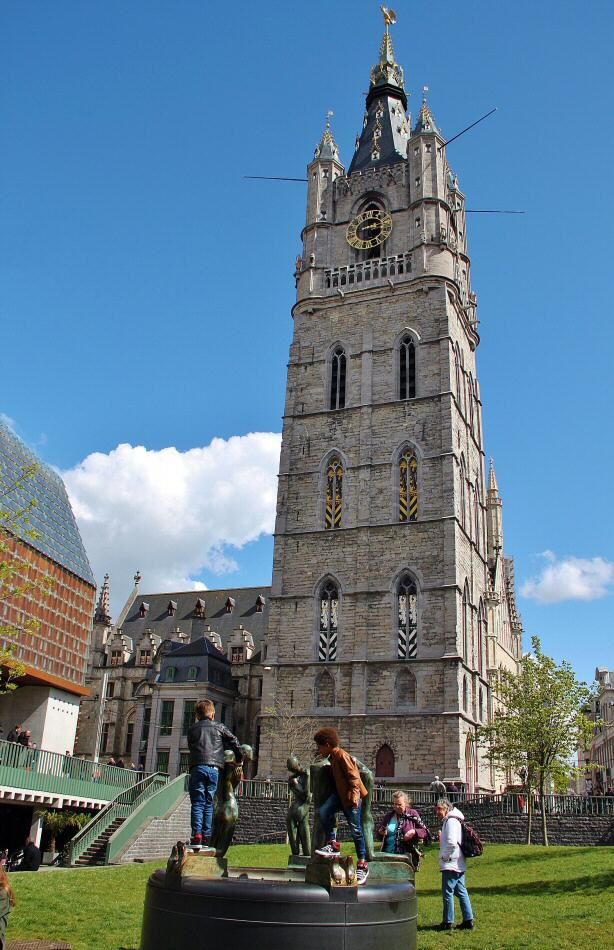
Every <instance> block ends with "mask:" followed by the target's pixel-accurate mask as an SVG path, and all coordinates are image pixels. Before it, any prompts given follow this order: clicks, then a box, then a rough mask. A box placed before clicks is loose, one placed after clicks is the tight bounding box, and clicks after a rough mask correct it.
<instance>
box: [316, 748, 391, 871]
mask: <svg viewBox="0 0 614 950" xmlns="http://www.w3.org/2000/svg"><path fill="white" fill-rule="evenodd" d="M354 761H355V762H356V765H357V766H358V771H359V772H360V778H361V779H362V783H363V785H364V786H365V788H366V789H367V795H366V797H365V798H363V800H362V812H361V818H362V833H363V835H364V839H365V845H366V849H367V859H368V860H369V861H372V860H373V855H374V854H375V847H374V844H373V836H374V830H375V823H374V819H373V810H372V805H373V783H374V776H373V772H372V771H371V769H370V768H368V767H367V766H366V765H365V764H364V762H361V761H360V759H357V758H356V757H354ZM309 771H310V776H311V790H312V793H313V842H312V844H313V846H312V854H313V852H314V851H315V849H316V848H321V847H322V845H324V844H326V841H325V835H324V832H323V831H322V829H321V827H320V818H319V810H320V807H321V806H322V805H323V804H324V802H325V801H326V799H327V798H328V797H329V796H330V795H332V794H333V792H334V791H335V783H334V780H333V776H332V772H331V768H330V763H329V761H328V759H326V758H325V759H316V761H315V762H314V763H313V765H312V766H311V769H310V770H309Z"/></svg>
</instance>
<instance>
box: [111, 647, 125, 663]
mask: <svg viewBox="0 0 614 950" xmlns="http://www.w3.org/2000/svg"><path fill="white" fill-rule="evenodd" d="M123 656H124V653H123V650H111V666H121V664H122V662H123Z"/></svg>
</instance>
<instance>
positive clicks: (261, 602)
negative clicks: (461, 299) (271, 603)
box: [256, 512, 298, 614]
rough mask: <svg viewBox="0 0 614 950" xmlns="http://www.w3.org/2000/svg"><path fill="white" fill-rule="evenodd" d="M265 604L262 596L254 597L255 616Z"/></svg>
mask: <svg viewBox="0 0 614 950" xmlns="http://www.w3.org/2000/svg"><path fill="white" fill-rule="evenodd" d="M297 514H298V512H297ZM265 603H266V601H265V599H264V597H263V596H262V594H258V596H257V597H256V613H257V614H261V613H262V611H263V610H264V605H265Z"/></svg>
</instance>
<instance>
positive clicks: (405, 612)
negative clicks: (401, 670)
mask: <svg viewBox="0 0 614 950" xmlns="http://www.w3.org/2000/svg"><path fill="white" fill-rule="evenodd" d="M397 615H398V632H397V656H398V658H399V660H414V659H415V658H416V655H417V652H418V594H417V590H416V585H415V583H414V581H413V580H412V579H411V577H404V578H402V579H401V581H400V582H399V586H398V587H397Z"/></svg>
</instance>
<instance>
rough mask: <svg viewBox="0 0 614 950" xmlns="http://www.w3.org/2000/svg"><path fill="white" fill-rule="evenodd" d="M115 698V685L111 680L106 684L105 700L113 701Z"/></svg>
mask: <svg viewBox="0 0 614 950" xmlns="http://www.w3.org/2000/svg"><path fill="white" fill-rule="evenodd" d="M114 696H115V683H114V682H113V680H111V681H110V682H109V683H107V699H113V697H114Z"/></svg>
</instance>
